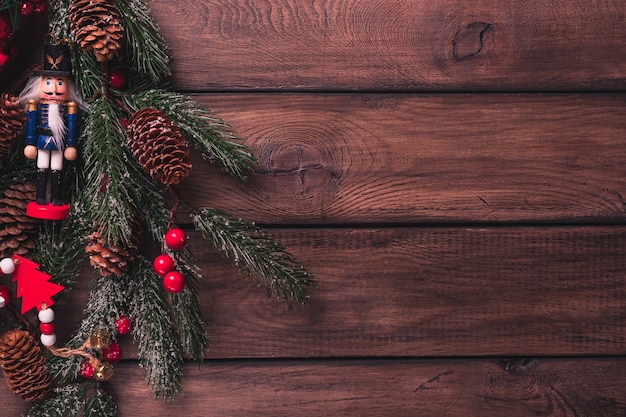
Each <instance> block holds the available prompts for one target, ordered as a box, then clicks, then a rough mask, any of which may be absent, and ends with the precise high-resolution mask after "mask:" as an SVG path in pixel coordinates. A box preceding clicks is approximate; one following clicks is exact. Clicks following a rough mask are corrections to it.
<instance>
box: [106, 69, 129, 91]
mask: <svg viewBox="0 0 626 417" xmlns="http://www.w3.org/2000/svg"><path fill="white" fill-rule="evenodd" d="M126 81H127V79H126V74H124V73H123V72H122V71H120V70H116V71H111V74H110V75H109V85H110V86H111V88H114V89H116V90H123V89H125V88H126Z"/></svg>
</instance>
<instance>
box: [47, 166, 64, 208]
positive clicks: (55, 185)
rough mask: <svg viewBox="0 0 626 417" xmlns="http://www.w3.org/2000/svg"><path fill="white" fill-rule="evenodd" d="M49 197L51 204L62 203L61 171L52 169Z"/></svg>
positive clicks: (58, 204)
mask: <svg viewBox="0 0 626 417" xmlns="http://www.w3.org/2000/svg"><path fill="white" fill-rule="evenodd" d="M50 199H51V200H52V205H53V206H60V205H62V204H63V202H62V201H61V171H52V178H51V179H50Z"/></svg>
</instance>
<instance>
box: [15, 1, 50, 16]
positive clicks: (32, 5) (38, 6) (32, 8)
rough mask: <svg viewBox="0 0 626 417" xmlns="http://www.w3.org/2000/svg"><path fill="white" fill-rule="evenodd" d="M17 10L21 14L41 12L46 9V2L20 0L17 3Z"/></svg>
mask: <svg viewBox="0 0 626 417" xmlns="http://www.w3.org/2000/svg"><path fill="white" fill-rule="evenodd" d="M17 10H18V11H19V13H20V14H21V15H22V16H28V15H30V14H33V13H43V12H45V11H46V2H45V0H22V1H20V2H19V4H18V5H17Z"/></svg>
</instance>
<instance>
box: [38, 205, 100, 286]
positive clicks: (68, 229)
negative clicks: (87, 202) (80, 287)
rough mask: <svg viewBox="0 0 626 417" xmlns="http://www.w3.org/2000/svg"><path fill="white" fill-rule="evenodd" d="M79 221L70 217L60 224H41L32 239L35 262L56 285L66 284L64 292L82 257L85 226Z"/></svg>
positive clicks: (72, 278) (76, 272)
mask: <svg viewBox="0 0 626 417" xmlns="http://www.w3.org/2000/svg"><path fill="white" fill-rule="evenodd" d="M81 220H82V219H80V218H77V217H76V216H71V217H69V218H68V219H67V220H66V221H65V222H64V223H63V224H58V223H55V222H47V223H44V224H43V225H42V226H40V228H39V235H38V237H37V241H36V248H35V251H34V253H35V254H36V256H35V261H36V262H37V263H39V264H40V265H41V267H40V268H41V270H43V271H46V272H47V273H49V274H50V275H52V276H53V277H54V281H55V282H56V283H57V284H60V285H63V286H64V287H66V291H65V292H67V291H69V289H70V287H71V286H72V285H73V284H74V281H75V280H76V276H77V275H78V270H79V267H80V264H81V262H82V260H83V253H84V238H85V236H86V233H87V230H88V228H87V225H85V224H84V223H83V222H82V221H81Z"/></svg>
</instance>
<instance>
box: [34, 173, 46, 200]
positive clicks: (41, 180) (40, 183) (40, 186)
mask: <svg viewBox="0 0 626 417" xmlns="http://www.w3.org/2000/svg"><path fill="white" fill-rule="evenodd" d="M47 186H48V170H47V169H40V170H38V171H37V204H46V203H47V201H46V188H47Z"/></svg>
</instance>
